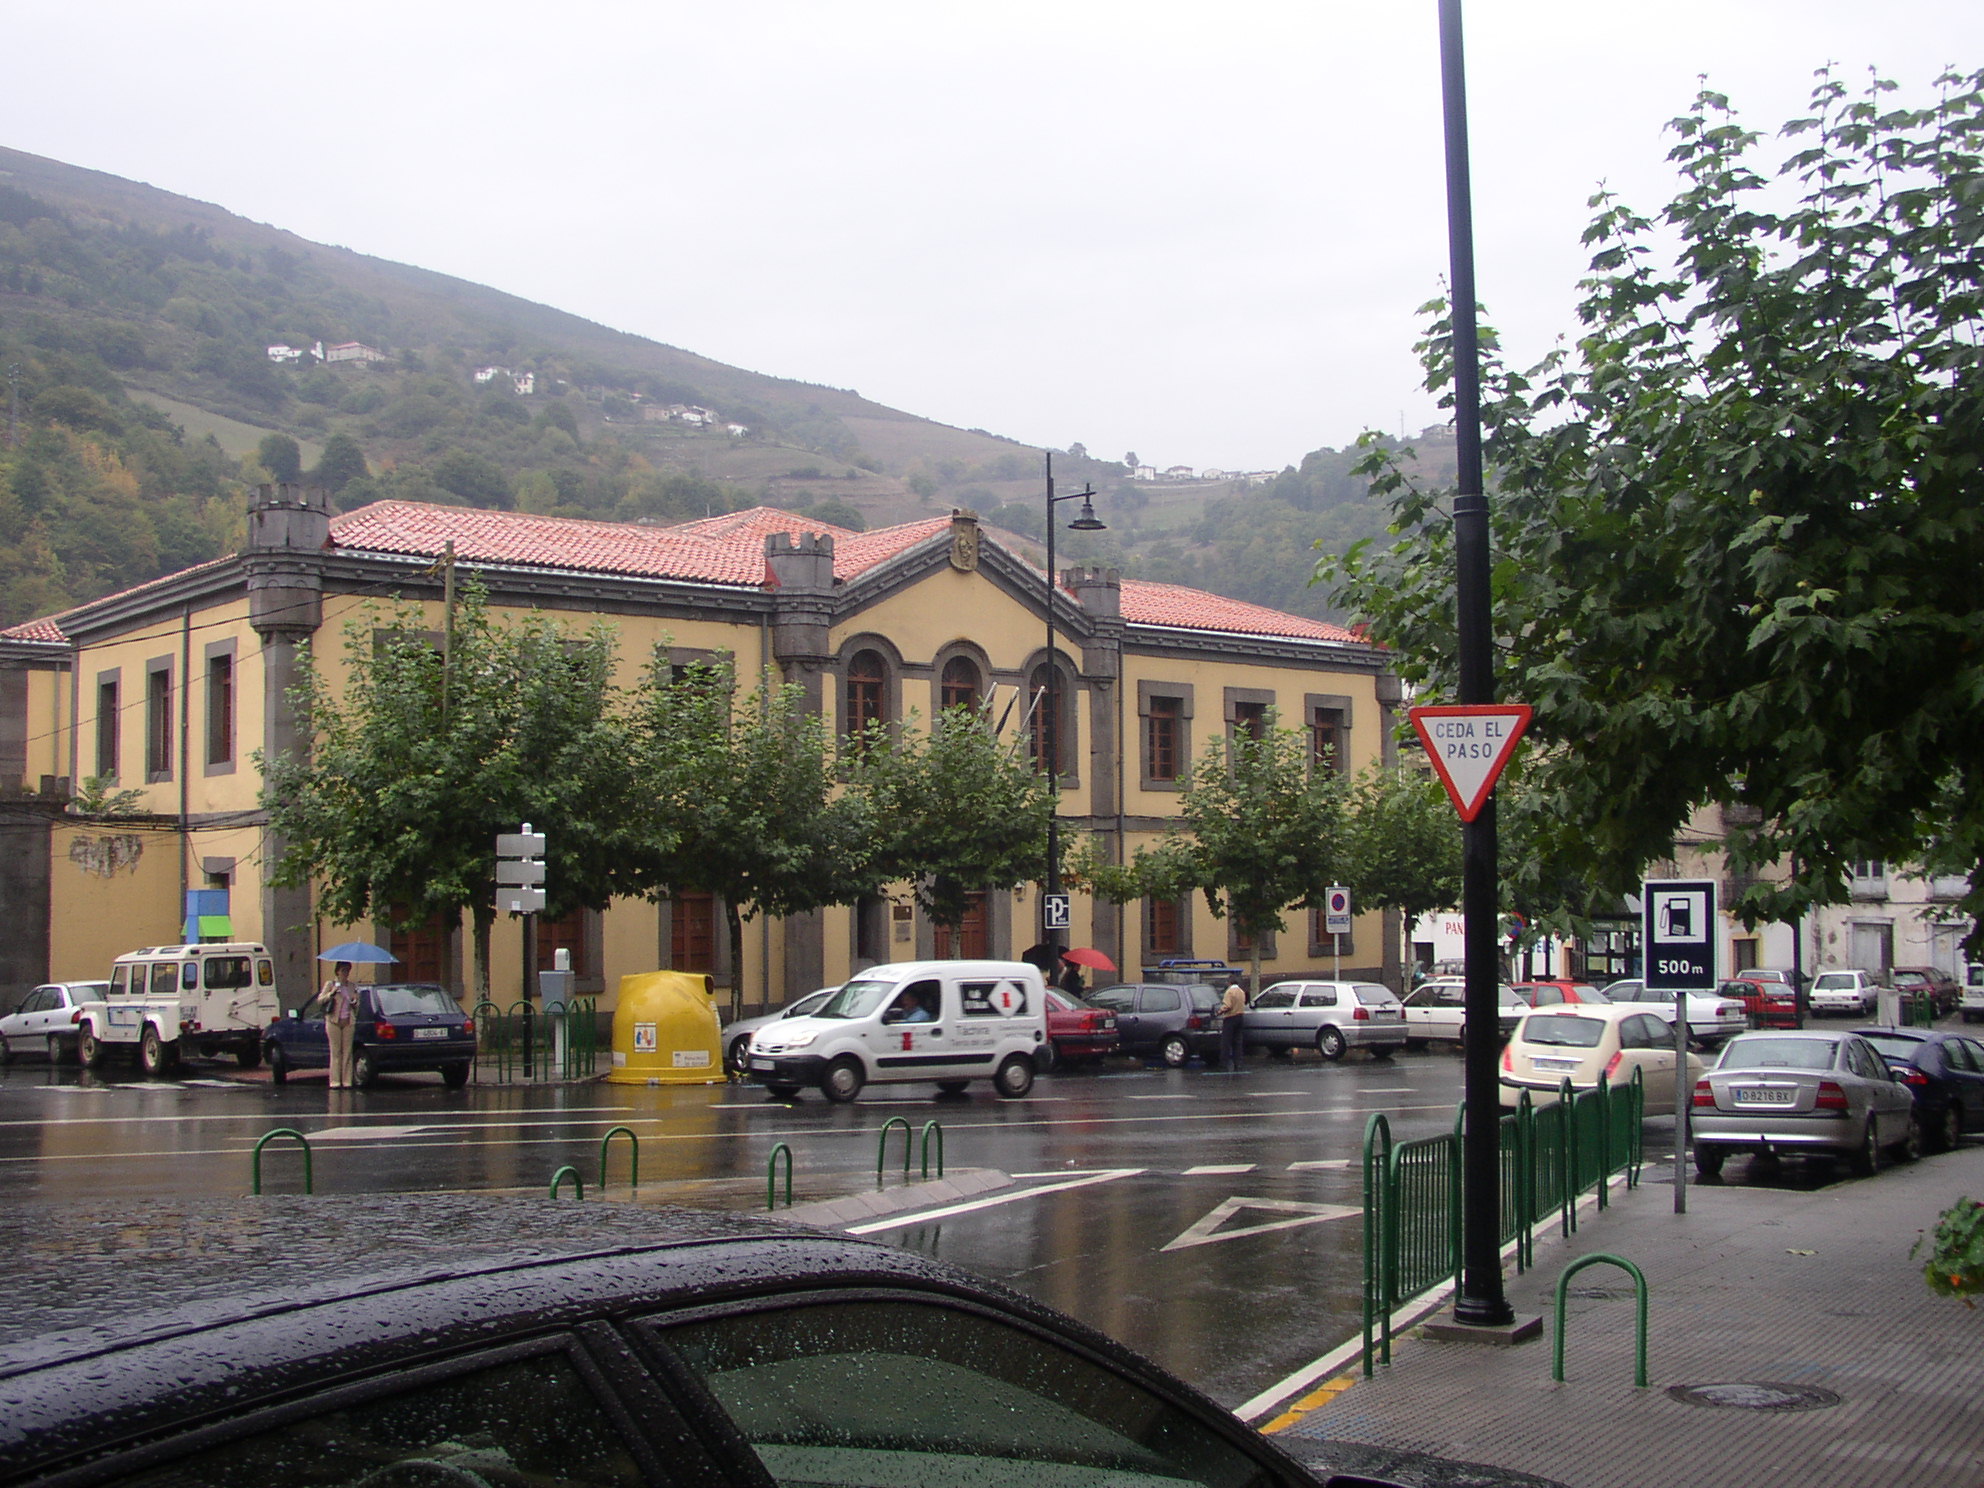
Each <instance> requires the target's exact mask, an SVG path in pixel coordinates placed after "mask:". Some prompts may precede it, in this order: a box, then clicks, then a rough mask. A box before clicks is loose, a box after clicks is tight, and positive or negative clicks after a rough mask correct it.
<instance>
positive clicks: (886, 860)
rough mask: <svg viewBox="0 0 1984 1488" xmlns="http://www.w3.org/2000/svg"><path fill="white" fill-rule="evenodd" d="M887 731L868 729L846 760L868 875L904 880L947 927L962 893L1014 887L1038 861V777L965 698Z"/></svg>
mask: <svg viewBox="0 0 1984 1488" xmlns="http://www.w3.org/2000/svg"><path fill="white" fill-rule="evenodd" d="M915 725H916V719H915V718H914V717H912V718H911V719H910V721H909V723H908V724H907V725H906V726H905V727H904V728H903V729H901V730H900V731H899V732H897V733H896V734H895V735H894V736H893V737H891V736H890V734H889V733H888V732H887V731H886V730H882V729H877V730H875V731H874V732H872V733H871V734H869V735H868V736H867V738H866V739H865V740H863V741H862V747H861V749H860V750H859V751H858V754H857V757H856V759H855V761H854V762H853V765H852V768H851V772H850V773H851V776H852V779H853V782H854V784H855V787H856V789H857V790H859V791H860V792H861V793H862V794H863V795H864V796H865V797H866V800H867V809H868V815H869V822H870V826H869V831H870V833H871V838H870V841H871V843H872V857H871V859H870V863H869V875H870V878H871V880H872V882H873V883H874V884H875V885H880V884H887V883H907V884H909V886H910V892H911V893H912V894H913V895H914V897H915V899H916V902H917V904H918V905H919V906H920V907H921V908H922V910H923V912H924V913H925V914H926V915H928V916H929V917H930V919H931V920H933V921H934V922H936V923H937V924H939V925H947V926H949V927H950V928H952V929H953V930H955V929H956V928H957V927H958V926H960V925H962V924H963V923H964V917H965V913H966V911H967V910H968V909H969V908H970V899H971V895H972V894H974V893H977V892H981V891H983V892H991V891H996V890H1001V889H1014V888H1018V887H1019V886H1020V885H1021V884H1023V883H1026V882H1028V881H1029V880H1030V879H1034V878H1037V877H1039V875H1040V873H1041V870H1042V868H1043V867H1044V866H1045V865H1046V862H1047V813H1048V810H1049V809H1050V807H1051V805H1052V802H1053V797H1052V795H1051V794H1050V793H1049V791H1048V788H1047V780H1046V778H1045V777H1044V776H1042V775H1041V774H1040V773H1039V772H1037V771H1036V770H1035V769H1034V768H1033V767H1032V764H1031V763H1030V762H1029V761H1027V760H1025V759H1023V758H1019V757H1016V756H1015V755H1014V753H1013V751H1012V749H1011V748H1010V747H1009V746H1008V745H1007V744H1005V743H1002V742H1001V741H1000V739H999V737H998V736H997V735H996V734H994V733H993V732H992V730H991V729H990V728H989V727H988V726H987V725H986V723H985V721H984V719H983V718H981V717H980V716H979V715H978V714H977V713H975V712H973V711H972V710H971V709H969V708H946V709H944V710H943V711H942V712H940V713H938V715H937V716H936V717H935V718H934V719H932V720H931V723H930V727H929V728H928V729H918V728H917V727H916V726H915Z"/></svg>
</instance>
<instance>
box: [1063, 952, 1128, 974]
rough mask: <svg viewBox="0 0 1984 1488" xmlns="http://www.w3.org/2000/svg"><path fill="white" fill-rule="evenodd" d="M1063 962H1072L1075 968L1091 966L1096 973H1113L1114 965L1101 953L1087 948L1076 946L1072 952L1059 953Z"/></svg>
mask: <svg viewBox="0 0 1984 1488" xmlns="http://www.w3.org/2000/svg"><path fill="white" fill-rule="evenodd" d="M1061 959H1062V960H1063V961H1072V962H1074V963H1075V965H1077V966H1093V967H1094V968H1095V969H1096V970H1097V971H1114V970H1115V969H1116V963H1115V962H1114V961H1111V960H1110V959H1109V958H1108V957H1107V956H1105V955H1103V954H1102V952H1100V951H1097V950H1092V949H1090V948H1089V947H1088V946H1076V947H1075V948H1074V949H1073V950H1072V951H1063V952H1061Z"/></svg>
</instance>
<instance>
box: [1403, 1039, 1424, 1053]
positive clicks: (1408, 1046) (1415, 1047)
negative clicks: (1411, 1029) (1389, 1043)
mask: <svg viewBox="0 0 1984 1488" xmlns="http://www.w3.org/2000/svg"><path fill="white" fill-rule="evenodd" d="M1405 1051H1406V1053H1408V1054H1423V1053H1425V1052H1426V1040H1424V1039H1407V1040H1406V1041H1405Z"/></svg>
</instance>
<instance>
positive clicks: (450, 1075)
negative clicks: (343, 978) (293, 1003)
mask: <svg viewBox="0 0 1984 1488" xmlns="http://www.w3.org/2000/svg"><path fill="white" fill-rule="evenodd" d="M262 1057H263V1058H264V1059H266V1060H267V1061H268V1065H269V1078H270V1079H271V1080H273V1081H275V1083H276V1084H278V1085H280V1084H282V1083H284V1082H285V1081H286V1080H288V1079H289V1077H290V1075H292V1074H293V1073H295V1072H296V1071H297V1070H304V1069H329V1068H330V1065H331V1040H330V1035H329V1034H327V1033H325V1032H324V996H323V993H322V992H318V993H316V994H314V995H312V997H311V998H310V1000H309V1001H308V1002H306V1003H304V1005H303V1006H302V1007H300V1008H298V1009H296V1011H294V1012H292V1013H291V1014H290V1015H289V1016H288V1017H287V1018H278V1019H276V1021H275V1022H273V1023H271V1024H270V1025H269V1030H268V1033H267V1035H266V1036H265V1037H264V1040H263V1044H262ZM474 1063H475V1022H474V1020H473V1019H471V1018H470V1017H469V1016H468V1014H467V1013H464V1012H463V1011H462V1008H461V1004H460V1003H458V1002H456V1001H455V999H454V997H453V996H452V995H451V994H450V993H449V991H448V989H447V988H445V987H442V986H440V985H438V984H437V983H434V982H379V983H376V984H366V985H363V986H361V987H360V988H359V989H358V1020H357V1022H356V1023H355V1024H354V1025H353V1028H352V1038H351V1078H352V1082H353V1083H354V1084H356V1085H359V1086H365V1085H370V1084H371V1083H372V1082H373V1081H374V1080H376V1079H377V1078H378V1077H379V1076H380V1075H381V1074H402V1073H412V1072H414V1071H418V1070H435V1071H438V1072H439V1073H440V1076H441V1079H442V1081H443V1082H444V1083H445V1084H446V1085H447V1087H448V1088H449V1089H450V1090H459V1089H461V1087H462V1086H464V1085H466V1084H468V1075H469V1068H470V1066H471V1065H473V1064H474Z"/></svg>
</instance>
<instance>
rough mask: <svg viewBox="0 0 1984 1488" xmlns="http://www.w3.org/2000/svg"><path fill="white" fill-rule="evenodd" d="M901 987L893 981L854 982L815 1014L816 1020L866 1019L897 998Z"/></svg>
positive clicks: (870, 980)
mask: <svg viewBox="0 0 1984 1488" xmlns="http://www.w3.org/2000/svg"><path fill="white" fill-rule="evenodd" d="M900 990H901V989H900V987H899V986H898V985H897V984H896V983H895V982H893V981H888V982H885V981H881V980H879V979H876V978H872V977H871V978H869V979H868V980H866V981H860V980H857V981H852V982H849V983H848V984H847V985H846V986H845V987H842V988H841V989H840V991H838V992H836V993H834V995H833V996H832V997H830V998H828V999H827V1005H826V1006H825V1007H823V1008H821V1009H819V1011H817V1012H816V1013H814V1014H813V1016H814V1017H816V1018H865V1017H867V1016H868V1015H869V1014H870V1013H872V1012H874V1011H875V1009H876V1008H878V1007H880V1006H881V1005H882V1004H883V1003H885V1002H887V1001H888V1000H889V999H890V998H891V997H893V996H895V995H896V993H897V992H898V991H900Z"/></svg>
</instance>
